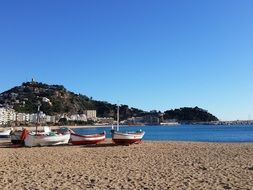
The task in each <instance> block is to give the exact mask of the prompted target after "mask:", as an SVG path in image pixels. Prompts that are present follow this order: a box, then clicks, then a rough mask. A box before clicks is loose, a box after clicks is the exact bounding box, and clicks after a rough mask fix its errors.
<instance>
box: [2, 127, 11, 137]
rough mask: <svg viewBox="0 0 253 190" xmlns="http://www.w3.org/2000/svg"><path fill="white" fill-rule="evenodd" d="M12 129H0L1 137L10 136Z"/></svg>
mask: <svg viewBox="0 0 253 190" xmlns="http://www.w3.org/2000/svg"><path fill="white" fill-rule="evenodd" d="M10 133H11V129H8V130H4V131H0V138H9V137H10Z"/></svg>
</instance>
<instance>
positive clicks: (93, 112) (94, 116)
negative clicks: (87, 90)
mask: <svg viewBox="0 0 253 190" xmlns="http://www.w3.org/2000/svg"><path fill="white" fill-rule="evenodd" d="M84 114H85V115H86V117H87V119H91V120H96V119H97V110H85V111H84Z"/></svg>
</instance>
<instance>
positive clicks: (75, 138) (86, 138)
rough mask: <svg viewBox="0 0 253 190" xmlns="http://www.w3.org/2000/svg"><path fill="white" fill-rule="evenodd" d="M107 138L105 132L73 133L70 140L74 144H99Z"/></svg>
mask: <svg viewBox="0 0 253 190" xmlns="http://www.w3.org/2000/svg"><path fill="white" fill-rule="evenodd" d="M104 140H105V133H101V134H94V135H78V134H74V133H71V137H70V142H71V143H72V144H73V145H90V144H98V143H100V142H103V141H104Z"/></svg>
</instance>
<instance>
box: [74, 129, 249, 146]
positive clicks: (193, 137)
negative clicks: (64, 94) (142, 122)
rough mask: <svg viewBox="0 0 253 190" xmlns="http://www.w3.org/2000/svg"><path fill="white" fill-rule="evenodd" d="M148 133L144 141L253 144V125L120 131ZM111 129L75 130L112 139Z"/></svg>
mask: <svg viewBox="0 0 253 190" xmlns="http://www.w3.org/2000/svg"><path fill="white" fill-rule="evenodd" d="M139 129H142V130H143V131H145V132H146V134H145V136H144V140H151V141H152V140H153V141H197V142H253V125H234V126H227V125H219V126H217V125H179V126H134V127H133V126H131V127H121V128H120V131H136V130H139ZM110 130H111V128H110V127H103V128H88V129H83V128H79V129H74V131H75V132H76V133H79V134H92V133H100V132H103V131H106V133H107V135H106V136H107V138H111V134H110Z"/></svg>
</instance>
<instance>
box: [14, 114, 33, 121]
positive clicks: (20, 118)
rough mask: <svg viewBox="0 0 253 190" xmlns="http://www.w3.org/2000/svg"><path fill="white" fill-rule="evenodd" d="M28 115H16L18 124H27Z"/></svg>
mask: <svg viewBox="0 0 253 190" xmlns="http://www.w3.org/2000/svg"><path fill="white" fill-rule="evenodd" d="M29 119H30V114H27V113H17V121H18V122H29Z"/></svg>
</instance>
